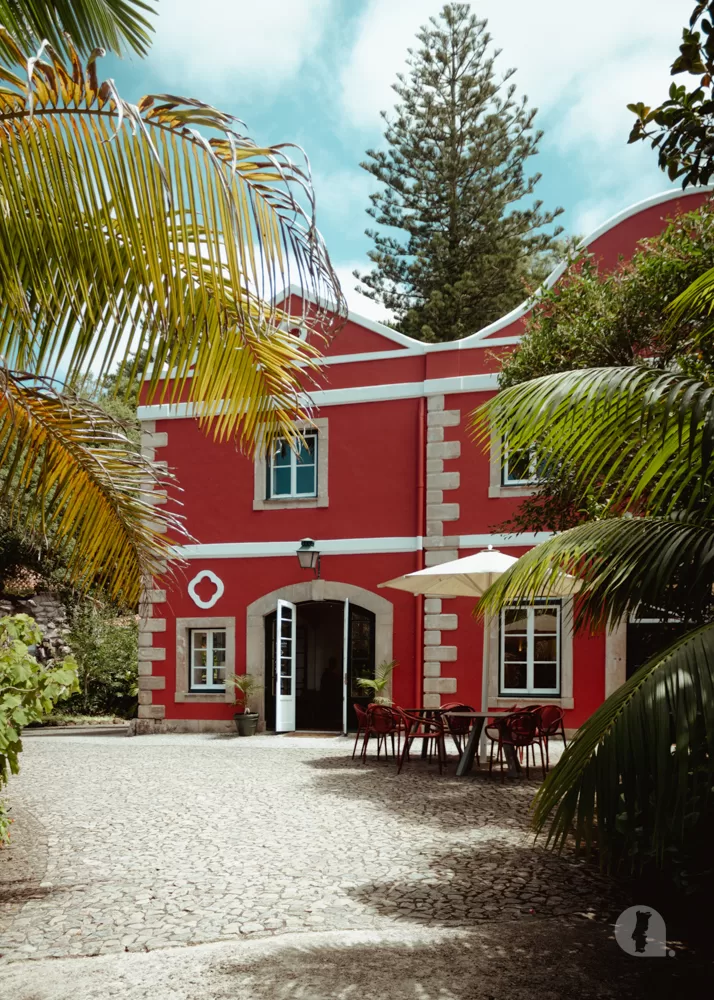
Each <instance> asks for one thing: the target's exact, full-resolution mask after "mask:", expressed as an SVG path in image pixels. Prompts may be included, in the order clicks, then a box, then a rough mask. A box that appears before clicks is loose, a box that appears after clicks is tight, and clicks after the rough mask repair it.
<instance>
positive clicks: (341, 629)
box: [246, 580, 394, 731]
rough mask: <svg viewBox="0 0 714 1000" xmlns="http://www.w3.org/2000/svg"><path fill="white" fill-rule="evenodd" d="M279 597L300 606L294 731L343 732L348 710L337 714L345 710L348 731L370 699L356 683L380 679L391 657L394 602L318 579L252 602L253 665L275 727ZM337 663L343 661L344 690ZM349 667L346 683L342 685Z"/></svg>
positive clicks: (249, 656) (249, 663)
mask: <svg viewBox="0 0 714 1000" xmlns="http://www.w3.org/2000/svg"><path fill="white" fill-rule="evenodd" d="M278 602H280V603H281V605H284V604H285V603H286V602H289V603H290V604H291V605H292V606H293V608H294V610H293V612H292V615H293V623H294V640H292V641H291V642H289V643H288V644H287V645H288V647H289V649H290V651H291V652H292V655H293V657H294V664H293V669H294V682H293V684H292V685H290V684H289V683H288V689H291V690H292V691H293V692H294V695H295V723H294V725H295V728H298V729H317V730H326V731H330V730H332V731H338V730H341V729H342V728H343V720H344V715H343V716H342V717H341V718H339V719H338V718H336V716H337V708H339V710H340V712H343V711H344V708H346V715H347V728H348V729H352V728H353V727H354V725H355V722H356V717H355V713H354V709H353V707H352V706H353V704H354V702H355V701H356V702H358V703H359V702H361V701H364V702H365V703H366V702H367V701H368V700H369V699H368V698H367V697H366V696H365V695H364V694H363V692H362V690H361V689H360V688H359V686H358V685H357V683H356V682H357V679H358V677H359V676H374V670H375V666H376V665H378V664H379V663H381V662H383V661H385V660H386V661H389V660H391V659H392V630H393V619H394V616H393V608H392V604H391V603H390V602H389V601H388V600H386V598H384V597H381V596H380V595H378V594H374V593H372V591H369V590H365V589H364V588H362V587H356V586H353V585H352V584H345V583H335V582H332V581H328V580H312V581H310V582H307V583H299V584H292V585H291V586H288V587H282V588H280V589H279V590H275V591H273V592H272V593H270V594H266V595H265V596H264V597H261V598H259V599H258V600H257V601H254V602H253V604H251V605H249V607H248V608H247V629H246V669H247V671H248V673H250V674H252V675H253V676H255V677H256V679H257V680H258V681H259V683H260V687H261V689H262V691H263V698H262V699H261V702H262V704H261V705H260V706H259V711H260V714H261V721H262V720H265V721H264V722H263V727H265V728H268V729H270V728H273V727H274V726H275V691H276V683H277V682H276V676H277V673H278V671H277V670H276V665H275V649H276V634H275V633H276V627H277V626H276V619H277V608H278ZM345 622H346V623H347V631H346V632H345ZM331 660H336V661H337V667H338V670H337V673H338V675H339V691H338V686H337V683H336V682H335V669H334V667H335V664H334V663H332V664H331V663H330V661H331ZM345 664H346V667H347V677H346V681H347V687H346V688H343V670H344V667H345ZM281 670H282V667H281ZM280 680H281V685H282V684H285V683H286V680H285V679H284V678H283V677H281V678H280ZM387 693H388V694H390V693H391V691H390V690H389V691H388V692H387ZM343 694H344V696H345V697H343ZM298 699H299V704H298ZM288 728H293V724H292V723H290V725H289V727H288Z"/></svg>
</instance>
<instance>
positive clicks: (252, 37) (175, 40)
mask: <svg viewBox="0 0 714 1000" xmlns="http://www.w3.org/2000/svg"><path fill="white" fill-rule="evenodd" d="M333 3H334V0H260V2H259V3H241V2H238V0H201V2H200V3H198V4H197V3H195V0H170V3H166V4H162V5H161V9H160V11H159V13H160V15H161V16H159V17H158V18H157V20H156V22H155V23H156V40H155V43H154V46H153V48H152V52H151V58H152V65H153V66H156V65H157V64H158V65H159V66H161V67H162V68H163V70H164V73H165V75H166V76H169V75H170V78H171V79H172V81H175V80H176V79H179V80H181V81H182V82H183V81H186V82H190V83H194V82H198V83H202V84H204V85H206V84H208V85H210V87H211V90H212V91H214V92H216V91H223V92H226V91H230V90H232V87H233V85H234V84H235V83H237V82H240V83H241V84H242V85H243V86H247V87H251V86H255V87H260V88H261V89H263V90H264V89H266V88H269V89H274V88H276V87H278V86H279V85H280V84H283V83H285V81H286V80H289V79H291V78H292V77H294V76H295V74H296V73H297V72H298V70H299V69H300V68H301V66H303V64H304V63H305V61H306V60H307V59H309V57H310V56H311V55H312V54H313V53H314V52H315V50H316V48H317V46H318V45H319V43H320V40H321V38H322V33H323V28H324V26H325V23H326V21H327V18H328V15H329V14H330V12H331V10H332V7H333ZM173 85H174V86H176V85H175V84H173Z"/></svg>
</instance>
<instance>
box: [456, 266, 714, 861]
mask: <svg viewBox="0 0 714 1000" xmlns="http://www.w3.org/2000/svg"><path fill="white" fill-rule="evenodd" d="M711 280H712V279H711V277H710V287H711ZM696 294H697V289H695V291H694V293H685V297H683V299H684V301H683V302H682V303H680V304H679V306H681V307H687V306H688V307H690V308H691V307H692V304H693V303H694V306H695V307H696V308H697V309H698V310H699V311H698V313H697V315H699V316H701V315H702V311H701V301H699V302H696V300H695V299H694V298H693V295H694V296H696ZM709 301H710V302H711V301H712V298H711V297H710V299H709ZM701 336H708V334H707V333H706V332H705V333H702V334H701ZM695 340H696V337H695ZM696 349H697V348H696V343H695V345H694V350H696ZM492 427H495V429H496V430H497V431H498V432H499V433H500V434H502V435H503V436H504V438H507V440H508V442H509V447H512V448H513V449H514V450H518V449H520V448H527V447H530V446H531V445H532V444H533V443H534V442H536V444H537V447H538V450H539V455H540V460H541V462H542V464H543V471H544V475H545V477H546V478H550V477H551V476H554V475H558V474H562V475H568V476H570V477H572V481H573V483H574V484H575V486H576V487H577V488H578V489H579V491H580V494H581V496H582V497H583V498H585V497H590V498H591V499H594V500H595V502H596V503H600V504H601V505H602V516H601V517H599V518H598V519H597V520H589V521H587V522H585V523H582V524H579V525H577V526H576V527H574V528H571V529H570V530H567V531H563V532H562V533H561V534H558V535H555V536H554V537H552V538H551V539H549V540H548V541H546V542H544V543H543V544H541V545H538V546H536V547H535V548H533V549H532V550H531V551H529V552H528V553H527V554H526V555H525V556H523V557H521V559H519V560H518V562H517V563H516V564H515V565H514V566H513V567H512V568H511V569H510V570H509V571H508V572H507V573H505V574H504V575H503V576H502V577H501V578H500V579H499V580H498V581H497V582H496V583H495V584H494V585H493V586H492V587H491V588H490V589H489V591H488V592H487V593H486V595H485V596H484V597H483V598H482V600H481V601H480V602H479V608H478V613H479V614H493V613H496V612H498V611H499V610H500V609H501V608H502V607H504V606H505V605H507V604H512V603H513V602H514V601H515V602H518V601H523V602H526V603H528V602H529V601H531V600H532V599H533V598H535V597H538V596H540V595H542V594H546V593H548V592H549V588H550V587H551V586H552V585H555V583H556V580H557V577H558V575H559V574H561V573H563V572H565V573H571V574H573V575H574V576H576V577H577V578H578V579H579V580H580V581H581V589H580V591H579V593H578V594H577V596H576V598H575V601H574V619H575V620H574V625H575V627H576V628H592V629H600V628H608V627H613V626H615V625H617V624H618V623H619V622H621V621H622V620H624V619H625V618H626V616H627V615H628V614H629V613H630V612H632V611H635V610H636V609H637V608H641V607H646V608H651V609H656V610H657V612H658V613H659V615H661V616H662V617H668V616H677V617H678V618H680V619H681V620H683V621H684V622H685V623H689V624H690V629H689V631H688V632H687V633H686V635H685V636H684V637H683V638H681V639H679V640H678V641H677V642H675V643H673V644H672V645H671V646H670V647H669V648H667V649H665V650H663V651H662V652H661V653H659V654H657V655H656V656H654V657H652V658H651V659H650V660H649V662H647V663H645V664H644V665H643V666H642V667H640V669H639V670H638V671H637V672H636V673H635V674H634V676H632V677H631V678H630V679H629V680H628V681H627V682H626V683H625V684H624V685H623V686H622V687H620V688H619V689H618V690H617V691H616V692H615V693H614V694H612V695H611V696H610V697H609V698H608V699H607V700H606V701H605V702H604V703H603V705H601V706H600V708H599V709H598V710H597V711H596V712H595V713H594V715H592V716H591V718H590V719H588V720H587V722H585V723H584V725H583V726H582V727H581V728H580V730H579V732H578V733H577V735H576V737H575V739H574V740H573V741H572V743H571V744H570V746H569V747H568V749H567V751H566V752H565V753H564V755H563V757H562V759H561V760H560V762H559V763H558V765H557V766H556V767H555V768H554V770H553V771H552V772H551V774H550V775H549V776H548V778H547V780H546V781H545V783H544V785H543V786H542V787H541V789H540V791H539V792H538V794H537V796H536V801H535V814H534V825H535V829H536V830H537V831H542V830H543V829H544V828H546V827H547V828H548V832H547V837H548V841H549V843H550V844H551V845H553V846H556V847H559V848H562V846H563V845H564V844H565V842H566V840H567V839H568V838H569V837H570V836H571V835H574V837H575V840H576V842H577V845H578V846H581V845H585V847H586V848H587V849H590V848H591V847H592V846H593V845H596V846H597V848H598V851H599V853H600V857H601V859H602V861H603V862H605V863H607V864H615V863H616V862H618V861H622V860H623V859H624V860H625V861H627V862H628V863H630V864H633V865H637V864H639V863H640V862H642V861H644V860H646V859H656V860H658V861H659V862H661V861H663V859H664V857H665V852H667V851H672V850H678V849H681V848H683V847H684V848H687V847H688V846H690V845H691V843H692V841H693V839H694V838H695V836H696V835H697V832H698V831H699V832H701V830H702V828H703V826H702V824H708V829H709V830H711V823H712V819H713V818H714V812H713V811H712V798H711V794H710V793H711V789H712V776H713V769H714V602H713V598H712V587H713V586H714V489H713V488H712V487H713V486H714V481H713V478H712V456H713V452H714V388H713V387H712V386H711V385H709V384H707V383H705V382H698V381H695V380H693V379H690V378H686V377H684V376H683V375H681V374H680V373H678V372H676V371H659V370H654V369H652V368H650V367H648V366H647V365H646V364H645V363H643V364H641V365H638V366H635V367H629V368H601V369H591V370H581V371H574V372H566V373H559V374H556V375H548V376H545V377H542V378H536V379H533V380H532V381H530V382H525V383H522V384H520V385H516V386H513V387H511V388H508V389H506V390H504V391H503V392H501V393H499V395H498V396H496V397H495V398H494V399H493V400H491V401H490V402H489V403H488V404H487V405H486V406H485V407H482V408H481V409H479V410H477V411H476V412H475V413H474V414H473V417H472V428H473V431H474V434H475V437H476V438H477V440H481V441H484V440H485V439H486V436H487V435H488V434H490V431H491V428H492ZM550 592H553V591H552V590H551V591H550Z"/></svg>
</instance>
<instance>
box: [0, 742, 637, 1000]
mask: <svg viewBox="0 0 714 1000" xmlns="http://www.w3.org/2000/svg"><path fill="white" fill-rule="evenodd" d="M351 747H352V743H351V740H345V739H341V738H331V739H316V738H308V739H302V738H297V737H277V736H258V737H254V738H252V739H237V738H227V737H216V736H194V735H191V736H180V735H174V736H149V737H139V738H135V739H126V738H123V737H111V736H107V737H93V736H91V737H74V736H71V737H69V736H62V737H59V736H58V737H43V738H42V739H32V738H28V739H26V740H25V751H24V753H23V755H22V771H21V774H20V775H19V777H17V778H13V779H12V781H11V784H10V795H9V801H10V805H11V806H12V807H13V810H14V815H15V818H16V822H15V827H14V833H13V846H12V847H11V848H10V849H8V850H4V851H0V954H2V955H3V963H7V962H10V963H12V962H15V961H18V960H22V959H28V958H32V959H38V958H47V957H67V956H90V955H99V954H109V953H119V952H126V951H129V952H134V951H150V950H153V949H158V948H164V947H168V946H175V945H185V944H199V943H207V942H215V941H221V940H230V939H237V938H259V937H261V936H263V937H264V936H270V935H276V934H282V933H285V932H304V931H340V930H344V931H355V932H370V931H380V930H384V931H385V932H386V931H387V930H392V931H393V930H394V929H395V928H399V927H400V926H407V925H410V926H412V927H421V928H425V926H428V927H432V928H435V929H448V928H457V927H469V928H473V926H474V925H475V924H478V923H479V922H485V923H487V924H493V922H495V921H498V922H503V921H508V922H511V921H528V922H532V921H533V920H537V919H539V918H543V917H553V916H558V915H561V916H562V915H571V914H583V913H589V914H590V915H591V916H593V915H596V916H597V917H601V916H606V915H611V914H612V913H613V912H614V913H617V912H618V903H619V902H621V901H620V900H617V899H616V898H615V897H614V895H613V889H612V886H611V884H610V883H609V882H608V881H607V880H606V879H604V878H602V877H600V876H599V875H598V874H597V873H596V872H593V871H592V870H591V869H588V868H586V867H585V866H584V865H582V864H580V863H579V862H575V861H573V860H570V859H568V858H565V857H557V856H553V855H550V854H547V853H545V852H544V851H542V850H540V849H539V848H536V847H534V846H533V845H532V843H531V841H530V839H529V837H528V835H527V816H528V807H529V803H530V800H531V798H532V795H533V792H534V790H535V783H534V782H529V783H527V782H507V783H506V784H504V785H502V784H501V783H500V782H499V781H491V780H489V779H488V778H487V777H486V776H484V775H476V776H474V777H472V778H468V779H456V778H455V777H454V776H453V767H454V764H453V762H452V764H451V773H450V774H449V775H446V776H444V777H440V776H439V774H438V770H437V768H436V767H435V766H431V765H428V764H425V763H422V762H421V761H419V762H418V763H417V762H415V763H414V764H413V765H409V766H408V767H407V768H406V769H405V770H404V771H403V772H402V774H401V775H399V776H397V774H396V768H395V767H394V765H393V763H392V762H389V763H385V762H384V761H383V760H382V761H379V762H377V761H376V760H374V759H370V760H369V762H368V764H367V765H366V766H362V765H361V764H359V763H358V762H354V761H352V760H351V758H350V754H351ZM628 905H629V903H628ZM619 908H620V909H621V908H622V907H619ZM1 978H2V972H1V971H0V979H1ZM385 995H386V994H385Z"/></svg>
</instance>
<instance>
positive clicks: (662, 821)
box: [534, 625, 714, 864]
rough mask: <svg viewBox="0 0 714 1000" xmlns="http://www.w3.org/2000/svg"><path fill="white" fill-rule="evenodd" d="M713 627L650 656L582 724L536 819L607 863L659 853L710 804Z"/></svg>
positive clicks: (556, 839)
mask: <svg viewBox="0 0 714 1000" xmlns="http://www.w3.org/2000/svg"><path fill="white" fill-rule="evenodd" d="M713 769H714V625H706V626H704V627H703V628H699V629H696V630H694V631H692V632H690V633H689V634H687V635H686V636H685V637H684V638H682V639H680V640H678V641H677V642H675V643H674V644H672V645H671V646H670V647H669V648H668V649H666V650H665V651H664V652H662V653H659V654H657V655H656V656H654V657H652V659H650V660H649V661H648V662H647V663H645V664H644V665H643V666H642V667H641V668H640V669H639V670H638V671H637V673H636V674H634V675H633V677H631V678H630V679H629V680H628V681H627V682H626V683H625V684H624V685H623V686H622V687H620V688H619V689H618V690H617V691H616V692H614V694H612V695H610V697H609V698H608V699H607V700H606V701H605V702H604V703H603V704H602V705H601V706H600V708H598V709H597V711H596V712H595V713H594V714H593V715H592V716H591V717H590V718H589V719H588V720H587V721H586V722H585V723H584V724H583V725H582V726H581V727H580V729H579V730H578V733H577V734H576V736H575V738H574V739H573V741H572V743H571V744H570V746H569V747H568V748H567V750H566V751H565V752H564V754H563V756H562V758H561V759H560V761H559V762H558V764H557V765H556V766H555V768H554V769H553V771H552V772H551V773H550V774H549V775H548V777H547V778H546V781H545V782H544V784H543V785H542V786H541V788H540V790H539V791H538V794H537V796H536V799H535V813H534V826H535V829H536V831H538V832H541V831H542V830H543V829H544V828H545V827H546V826H549V829H548V834H547V837H548V842H549V843H550V844H551V845H552V846H555V847H559V848H562V847H563V846H564V844H565V843H566V841H567V840H568V838H569V837H570V836H571V835H574V836H575V839H576V841H577V844H578V846H582V845H584V846H585V847H586V849H588V850H589V849H590V848H591V847H592V846H593V845H594V844H597V848H598V850H599V852H600V856H601V859H602V860H603V861H604V862H605V863H609V864H611V863H613V862H614V861H617V860H621V859H622V858H623V857H625V858H626V859H627V860H628V861H629V862H631V863H633V864H637V863H638V862H639V860H640V859H641V858H642V857H646V856H654V857H656V858H657V859H659V860H661V859H662V856H663V853H664V851H665V850H666V849H667V848H668V847H670V846H672V845H677V844H680V845H681V844H682V843H683V842H684V841H685V840H686V837H687V834H688V833H689V832H690V831H691V829H692V826H693V825H695V824H696V823H697V821H698V818H699V816H700V815H701V813H702V811H703V809H704V808H708V807H709V806H710V804H711V788H712V771H713Z"/></svg>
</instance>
